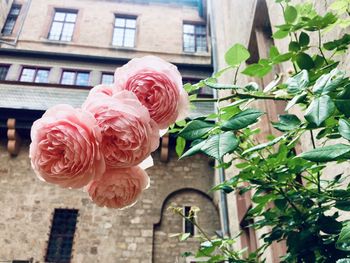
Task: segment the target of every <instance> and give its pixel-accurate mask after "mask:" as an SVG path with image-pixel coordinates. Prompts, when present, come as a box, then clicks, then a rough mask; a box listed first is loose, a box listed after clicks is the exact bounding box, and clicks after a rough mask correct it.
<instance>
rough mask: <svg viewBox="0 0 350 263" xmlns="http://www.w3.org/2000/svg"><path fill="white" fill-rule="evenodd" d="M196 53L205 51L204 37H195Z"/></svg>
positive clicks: (205, 40) (205, 42)
mask: <svg viewBox="0 0 350 263" xmlns="http://www.w3.org/2000/svg"><path fill="white" fill-rule="evenodd" d="M196 41H197V51H202V52H205V51H207V38H206V37H205V36H197V39H196Z"/></svg>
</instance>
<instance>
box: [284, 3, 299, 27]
mask: <svg viewBox="0 0 350 263" xmlns="http://www.w3.org/2000/svg"><path fill="white" fill-rule="evenodd" d="M297 16H298V11H297V10H296V9H295V7H294V6H290V5H289V6H287V7H286V9H285V11H284V20H285V21H286V22H287V23H293V22H294V21H295V19H296V18H297Z"/></svg>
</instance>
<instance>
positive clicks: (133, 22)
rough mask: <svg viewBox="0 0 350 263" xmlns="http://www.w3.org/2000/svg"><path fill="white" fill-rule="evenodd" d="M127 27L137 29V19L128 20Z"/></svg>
mask: <svg viewBox="0 0 350 263" xmlns="http://www.w3.org/2000/svg"><path fill="white" fill-rule="evenodd" d="M126 27H129V28H135V27H136V20H135V19H127V20H126Z"/></svg>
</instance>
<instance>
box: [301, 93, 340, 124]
mask: <svg viewBox="0 0 350 263" xmlns="http://www.w3.org/2000/svg"><path fill="white" fill-rule="evenodd" d="M334 110H335V106H334V103H333V101H332V99H331V98H330V97H329V96H328V95H322V96H321V97H316V98H315V99H314V100H313V101H312V102H311V104H310V106H309V107H308V108H307V110H306V114H305V119H306V120H307V121H308V122H310V123H313V124H316V126H317V127H318V126H320V125H321V124H322V122H324V121H325V120H326V119H328V118H329V117H330V116H331V115H332V114H333V112H334Z"/></svg>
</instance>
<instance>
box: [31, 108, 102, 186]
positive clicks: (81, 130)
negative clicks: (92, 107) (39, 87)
mask: <svg viewBox="0 0 350 263" xmlns="http://www.w3.org/2000/svg"><path fill="white" fill-rule="evenodd" d="M31 139H32V143H31V145H30V158H31V164H32V167H33V169H34V171H35V172H36V174H37V175H38V176H39V178H41V179H43V180H45V181H47V182H49V183H54V184H57V185H60V186H62V187H72V188H80V187H83V186H85V185H87V184H88V183H89V182H90V181H91V180H92V179H96V178H98V176H100V175H102V173H103V172H104V170H105V162H104V158H103V156H102V155H101V153H100V149H99V144H100V142H101V140H102V136H101V133H100V129H99V128H98V125H97V122H96V120H95V119H94V117H93V116H92V114H90V113H89V112H86V111H83V110H80V109H74V108H73V107H71V106H69V105H57V106H55V107H52V108H51V109H49V110H47V111H46V113H45V114H44V115H43V116H42V118H41V119H39V120H37V121H35V122H34V124H33V126H32V130H31Z"/></svg>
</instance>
